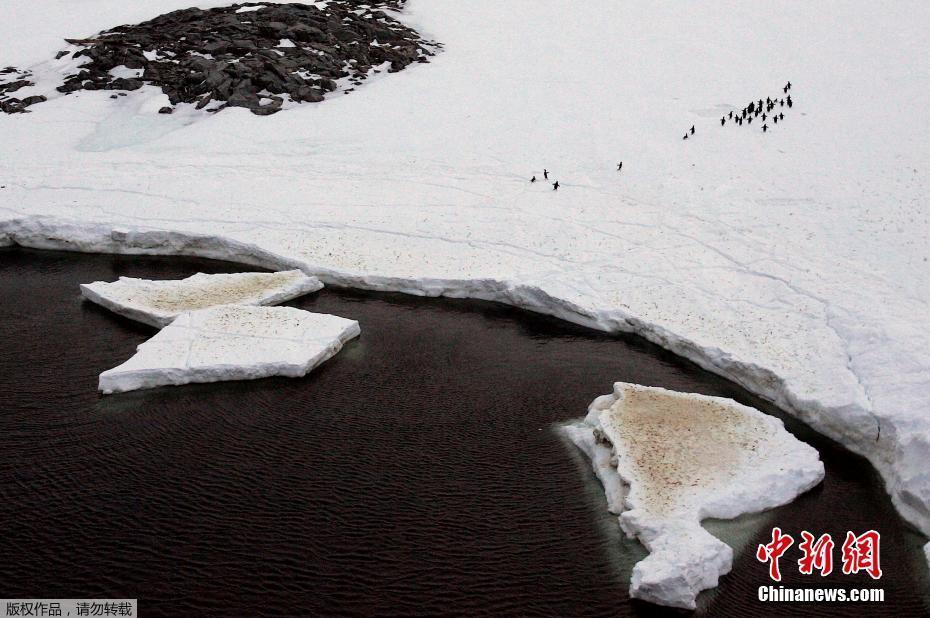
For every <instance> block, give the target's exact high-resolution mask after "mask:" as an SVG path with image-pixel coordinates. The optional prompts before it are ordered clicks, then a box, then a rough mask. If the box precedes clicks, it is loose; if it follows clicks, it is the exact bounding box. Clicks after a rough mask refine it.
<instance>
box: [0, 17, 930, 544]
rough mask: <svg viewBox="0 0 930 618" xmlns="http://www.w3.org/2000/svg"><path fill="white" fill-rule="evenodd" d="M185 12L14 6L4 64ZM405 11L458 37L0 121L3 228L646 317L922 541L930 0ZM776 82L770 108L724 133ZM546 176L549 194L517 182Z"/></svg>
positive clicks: (563, 312)
mask: <svg viewBox="0 0 930 618" xmlns="http://www.w3.org/2000/svg"><path fill="white" fill-rule="evenodd" d="M190 4H191V0H151V1H149V2H124V1H123V0H85V1H83V2H82V3H81V4H80V7H79V10H76V9H75V6H74V3H73V2H66V1H65V0H7V2H4V3H2V5H0V64H2V65H6V64H15V65H16V66H19V67H21V68H28V67H30V66H33V65H36V64H41V63H43V62H46V61H47V60H48V59H50V58H52V57H54V55H55V53H56V52H57V51H58V50H59V49H62V45H63V43H62V41H61V39H62V37H65V36H68V37H80V36H89V35H92V34H94V33H95V32H97V31H99V30H101V29H104V28H109V27H113V26H115V25H117V24H121V23H135V22H138V21H141V20H144V19H148V18H151V17H153V16H154V15H156V14H157V13H162V12H165V11H169V10H174V9H179V8H185V7H187V6H190ZM196 4H197V5H198V6H201V7H205V8H206V7H211V6H219V5H221V4H222V3H221V2H213V1H210V2H196ZM400 18H401V19H403V20H404V21H405V22H406V23H408V24H410V25H411V26H414V27H416V28H417V29H418V30H419V31H420V33H421V34H423V35H424V36H425V37H427V38H431V39H435V40H437V41H440V42H442V43H444V44H445V48H444V51H443V52H442V53H441V54H439V55H438V56H437V57H436V58H433V59H432V60H431V62H430V63H429V64H424V65H416V66H412V67H409V68H407V69H405V70H404V71H401V72H398V73H396V74H391V75H380V76H379V78H378V79H377V80H373V81H371V82H369V83H366V84H364V85H362V86H361V87H359V88H358V89H357V90H356V91H355V92H353V93H352V95H351V96H347V97H338V98H333V99H332V100H327V101H324V102H323V103H320V104H312V105H309V104H308V105H295V106H293V107H292V108H290V109H287V110H285V111H283V112H281V113H279V114H276V115H274V116H271V117H267V118H265V117H257V116H253V115H251V114H249V113H248V112H247V111H244V110H225V111H223V112H221V113H218V114H213V115H211V114H206V113H203V112H198V113H194V112H193V110H190V111H187V110H183V109H179V110H178V111H177V112H176V113H175V114H172V115H158V114H156V113H155V112H156V111H157V108H158V106H159V105H165V104H167V98H166V97H164V95H161V94H159V93H152V92H151V90H148V89H143V90H142V91H138V92H134V93H130V96H129V97H121V98H119V99H117V100H110V99H109V98H108V96H109V93H103V92H80V93H77V94H75V95H72V96H67V97H58V98H55V99H54V100H50V101H49V102H47V103H42V104H39V105H35V106H33V107H32V108H30V109H31V110H33V111H32V113H29V114H20V115H16V116H4V115H0V135H3V139H2V140H0V185H6V188H5V189H0V244H21V245H26V246H32V247H45V248H64V249H75V250H82V251H110V252H125V253H159V254H185V255H201V256H205V257H217V258H224V259H232V260H236V261H239V262H242V263H246V264H255V265H260V266H263V267H266V268H273V269H277V268H300V269H301V270H303V271H304V272H306V273H308V274H311V275H316V276H319V277H320V279H321V280H323V281H324V282H327V283H329V282H331V283H338V284H341V285H348V286H354V287H360V288H368V289H382V290H395V291H403V292H409V293H412V294H422V295H441V294H444V295H448V296H455V297H473V298H481V299H491V300H498V301H502V302H506V303H509V304H513V305H517V306H521V307H525V308H527V309H530V310H533V311H538V312H541V313H547V314H551V315H555V316H558V317H561V318H564V319H567V320H570V321H573V322H576V323H579V324H584V325H588V326H591V327H594V328H599V329H603V330H608V331H632V332H636V333H639V334H641V335H642V336H644V337H645V338H647V339H649V340H650V341H653V342H655V343H657V344H659V345H662V346H663V347H665V348H667V349H669V350H672V351H674V352H676V353H678V354H680V355H682V356H684V357H687V358H689V359H691V360H693V361H695V362H696V363H698V364H699V365H701V366H702V367H704V368H706V369H709V370H711V371H714V372H716V373H718V374H720V375H723V376H726V377H728V378H730V379H732V380H734V381H736V382H738V383H739V384H741V385H743V386H745V387H746V388H748V389H749V390H751V391H753V392H755V393H757V394H759V395H761V396H763V397H766V398H768V399H770V400H772V401H774V402H776V403H777V404H778V405H779V406H781V407H782V408H783V409H785V410H786V411H788V412H790V413H792V414H795V415H797V416H798V417H799V418H801V419H803V420H804V421H806V422H807V423H809V424H810V425H811V426H812V427H814V428H815V429H817V430H818V431H820V432H822V433H824V434H826V435H828V436H830V437H832V438H834V439H836V440H838V441H840V442H842V443H843V444H845V445H847V446H848V447H849V448H851V449H852V450H854V451H855V452H857V453H861V454H863V455H865V456H866V457H868V458H869V459H870V461H871V462H872V463H873V464H874V465H875V466H876V468H877V469H878V470H879V472H880V473H881V474H882V476H883V478H884V479H885V482H886V484H887V488H888V491H889V493H890V494H891V496H892V499H893V500H894V503H895V505H896V506H897V508H898V509H899V510H900V512H901V513H902V515H903V516H904V517H906V518H907V519H908V520H910V521H911V522H913V523H914V524H915V525H916V526H917V527H918V528H919V529H920V530H922V531H923V533H924V534H930V467H928V466H927V465H926V462H927V460H928V458H930V418H928V414H927V411H928V410H930V310H928V304H930V264H928V261H927V260H928V258H930V214H928V213H927V211H926V208H925V204H926V196H927V195H930V180H928V178H930V165H928V163H930V150H928V149H927V147H926V143H925V140H926V135H927V133H928V131H927V128H928V126H927V123H928V120H927V119H928V118H930V100H928V98H927V97H926V96H925V95H926V90H927V80H926V76H927V75H928V73H930V67H928V63H930V38H928V37H927V36H926V24H927V23H930V4H928V3H925V2H919V1H907V0H903V1H901V2H896V3H893V4H879V3H874V2H866V1H865V0H860V1H856V2H847V3H842V4H835V3H796V2H787V1H782V0H773V1H772V2H768V3H765V4H764V5H759V4H747V3H740V2H720V1H714V2H709V1H706V2H693V3H687V4H680V3H669V4H655V3H640V4H636V3H632V4H631V3H624V2H611V1H608V0H591V1H590V2H585V3H565V2H559V1H556V0H533V1H532V2H530V1H529V0H511V1H510V2H506V3H502V2H498V1H496V0H473V1H472V2H469V3H468V6H467V8H464V7H463V4H462V3H460V2H452V1H451V0H429V1H427V0H412V1H411V2H410V4H409V7H408V10H406V11H405V12H404V13H402V14H400ZM889 32H893V33H894V36H892V37H889V36H888V33H889ZM42 66H46V65H42ZM788 80H790V81H791V82H792V84H793V86H794V88H793V90H792V96H793V98H794V100H795V105H794V108H793V109H792V110H790V113H788V112H786V118H785V121H784V123H782V122H780V123H779V124H778V125H777V127H775V128H773V129H772V130H771V131H769V132H768V133H766V134H763V133H762V132H761V130H757V129H756V127H755V125H752V126H751V127H745V126H744V127H734V126H729V125H728V126H726V127H720V126H719V120H718V119H719V115H720V114H722V112H723V111H724V110H728V109H732V108H735V109H739V108H740V107H741V106H742V105H744V104H745V103H747V102H748V101H749V100H750V99H758V98H759V97H763V98H764V97H766V96H769V95H775V94H776V93H779V92H781V90H780V88H781V86H782V85H783V84H784V83H785V82H786V81H788ZM692 124H694V125H695V126H696V134H695V135H694V136H692V138H691V139H689V140H687V141H682V140H681V135H682V133H683V132H684V130H686V129H687V128H688V127H690V126H691V125H692ZM619 161H623V162H624V166H623V171H622V172H620V173H618V172H616V164H617V163H618V162H619ZM543 167H547V168H548V169H549V170H550V171H551V172H552V175H551V180H553V181H554V180H559V181H560V183H561V189H560V190H559V191H558V192H555V191H552V190H551V187H549V186H548V185H546V184H544V183H536V184H533V185H531V184H529V183H528V182H527V180H528V178H529V177H530V176H531V175H532V174H536V175H537V176H538V177H539V176H540V175H541V172H542V168H543Z"/></svg>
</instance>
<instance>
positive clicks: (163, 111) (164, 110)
mask: <svg viewBox="0 0 930 618" xmlns="http://www.w3.org/2000/svg"><path fill="white" fill-rule="evenodd" d="M158 113H159V114H173V113H174V108H173V107H167V106H165V107H163V108H161V109H160V110H158Z"/></svg>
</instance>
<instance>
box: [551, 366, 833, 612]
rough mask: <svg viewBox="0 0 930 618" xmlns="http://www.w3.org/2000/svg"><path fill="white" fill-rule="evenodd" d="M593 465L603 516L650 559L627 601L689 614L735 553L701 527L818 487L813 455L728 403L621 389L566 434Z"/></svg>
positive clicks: (621, 385)
mask: <svg viewBox="0 0 930 618" xmlns="http://www.w3.org/2000/svg"><path fill="white" fill-rule="evenodd" d="M566 433H567V434H568V436H569V438H571V439H572V441H573V442H575V444H577V445H578V446H579V447H580V448H581V450H582V451H583V452H585V454H587V455H588V457H589V458H590V459H591V461H592V465H593V466H594V470H595V472H596V473H597V475H598V478H600V479H601V481H602V483H603V484H604V487H605V491H606V493H607V501H608V508H609V509H610V510H611V512H614V513H617V514H619V516H620V526H621V528H622V529H623V530H624V532H626V533H627V534H628V535H630V536H635V537H637V538H638V539H639V540H640V541H641V542H642V543H643V545H645V546H646V549H647V550H649V552H650V553H649V556H648V557H647V558H645V559H644V560H642V561H641V562H639V563H638V564H637V565H636V566H635V567H634V568H633V576H632V581H631V584H630V594H631V596H633V597H636V598H640V599H644V600H647V601H651V602H653V603H659V604H662V605H671V606H675V607H685V608H694V607H695V597H696V596H697V594H698V593H699V592H700V591H701V590H704V589H706V588H711V587H713V586H716V585H717V580H718V578H719V576H720V575H722V574H724V573H727V572H728V571H729V570H730V568H731V566H732V561H733V550H732V549H731V548H730V547H729V546H728V545H726V544H725V543H723V542H721V541H720V540H718V539H716V538H715V537H713V536H712V535H711V534H710V533H709V532H707V531H706V530H704V528H702V527H701V525H700V522H701V520H702V519H705V518H709V517H714V518H725V519H729V518H733V517H737V516H738V515H741V514H743V513H748V512H754V511H761V510H764V509H768V508H772V507H775V506H778V505H781V504H785V503H788V502H790V501H791V500H793V499H794V498H795V497H796V496H798V495H799V494H801V493H803V492H805V491H807V490H808V489H810V488H811V487H813V486H814V485H816V484H817V483H819V482H820V481H821V480H822V479H823V475H824V469H823V463H822V462H821V461H820V458H819V456H818V454H817V451H816V450H814V449H813V448H811V447H810V446H808V445H807V444H804V443H803V442H801V441H799V440H798V439H796V438H795V437H794V436H792V435H791V434H789V433H788V432H787V431H786V430H785V428H784V425H783V424H782V422H781V421H780V420H778V419H776V418H774V417H771V416H768V415H765V414H763V413H761V412H759V411H758V410H755V409H753V408H749V407H747V406H744V405H742V404H739V403H736V402H735V401H732V400H730V399H724V398H720V397H708V396H704V395H697V394H690V393H677V392H673V391H668V390H665V389H663V388H653V387H645V386H638V385H635V384H628V383H625V382H618V383H616V384H615V385H614V392H613V394H611V395H604V396H602V397H598V398H597V399H595V400H594V402H593V403H592V404H591V406H590V407H589V409H588V415H587V417H586V418H585V421H584V423H583V424H578V425H573V426H569V427H567V428H566Z"/></svg>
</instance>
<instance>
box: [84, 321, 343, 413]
mask: <svg viewBox="0 0 930 618" xmlns="http://www.w3.org/2000/svg"><path fill="white" fill-rule="evenodd" d="M227 310H232V311H239V312H250V310H252V312H253V313H257V312H259V311H260V310H265V311H264V312H263V313H262V315H261V316H259V317H260V320H261V321H262V322H263V323H264V324H265V326H268V325H269V322H270V320H269V317H271V318H273V317H274V316H277V315H278V314H284V317H285V318H288V319H291V320H294V319H295V318H296V319H297V320H303V321H304V322H305V324H303V325H301V328H302V329H304V332H303V333H300V332H298V333H297V334H298V335H300V336H298V337H297V338H291V339H288V338H286V337H282V338H280V339H275V340H273V341H272V342H268V341H265V342H261V343H265V344H266V345H267V347H268V348H274V349H275V350H276V352H273V353H271V356H274V357H275V358H274V359H269V358H267V356H268V354H269V350H268V349H262V350H256V349H255V348H256V346H254V345H252V348H251V349H253V350H254V351H255V352H256V356H259V357H262V358H260V359H259V360H251V359H249V358H248V354H245V355H243V353H242V350H241V349H239V350H234V352H233V353H232V354H229V353H228V351H226V352H227V353H226V355H225V357H224V351H223V350H222V347H223V345H226V344H229V343H232V344H234V345H235V344H236V343H237V342H242V341H244V342H245V343H246V344H249V340H250V339H252V337H253V336H252V335H250V334H248V333H229V332H223V331H217V330H203V329H201V328H200V327H197V326H195V325H196V323H197V321H198V320H203V319H205V316H211V317H212V316H213V315H215V314H222V313H223V312H224V311H227ZM308 325H309V326H311V327H314V329H313V330H312V331H309V332H307V326H308ZM272 326H273V324H272ZM317 326H318V327H320V328H322V330H323V332H317V331H316V328H315V327H317ZM360 333H361V329H360V327H359V324H358V322H356V321H355V320H349V319H346V318H341V317H339V316H334V315H329V314H319V313H311V312H308V311H303V310H300V309H295V308H292V307H249V306H242V305H226V306H219V307H212V308H210V309H202V310H199V311H191V312H185V313H183V314H181V315H180V316H178V318H177V319H175V321H173V322H172V323H171V324H169V325H168V326H166V327H165V328H164V329H163V330H161V331H159V332H158V333H157V334H156V335H155V336H154V337H152V338H151V339H149V340H148V341H146V342H144V343H142V344H140V345H139V347H138V350H137V353H136V355H134V356H133V357H131V358H130V359H129V360H128V361H126V362H125V363H123V364H122V365H119V366H117V367H114V368H113V369H109V370H107V371H104V372H103V373H101V374H100V379H99V384H98V388H99V390H100V391H101V392H102V393H103V394H105V395H109V394H113V393H123V392H128V391H134V390H141V389H147V388H155V387H159V386H179V385H183V384H193V383H205V382H221V381H229V380H256V379H260V378H267V377H272V376H284V377H292V378H297V377H302V376H305V375H307V374H308V373H310V372H311V371H313V370H314V369H315V368H316V367H318V366H319V365H321V364H322V363H324V362H325V361H327V360H329V359H330V358H332V357H333V356H334V355H336V354H337V353H338V352H339V351H340V350H341V349H342V347H343V346H344V345H345V344H346V343H347V342H348V341H350V340H351V339H353V338H355V337H357V336H359V334H360ZM307 335H310V337H309V338H308V337H307ZM259 339H261V338H259ZM198 340H200V341H203V340H209V341H211V342H212V347H213V349H211V346H210V345H208V346H207V350H206V352H207V353H206V354H205V355H204V356H207V357H208V358H207V359H206V360H201V361H199V362H193V361H192V360H191V357H192V354H193V352H192V349H193V345H192V344H196V343H197V342H198ZM217 343H218V344H219V353H218V354H217V351H216V345H215V344H217ZM172 344H175V345H174V346H173V345H172ZM288 344H291V347H292V349H290V350H289V349H287V348H288ZM172 347H174V348H175V349H172ZM178 349H180V350H181V351H182V355H183V356H184V357H185V358H184V360H183V361H181V362H177V360H176V358H174V357H175V356H176V355H175V354H173V353H174V352H177V350H178ZM165 350H167V351H168V353H167V354H166V353H164V352H165ZM184 350H186V353H185V352H184ZM308 352H309V355H307V353H308ZM210 356H212V357H213V358H212V359H211V358H209V357H210ZM224 361H225V362H224Z"/></svg>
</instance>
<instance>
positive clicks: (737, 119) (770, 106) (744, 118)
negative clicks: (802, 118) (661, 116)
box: [685, 82, 794, 137]
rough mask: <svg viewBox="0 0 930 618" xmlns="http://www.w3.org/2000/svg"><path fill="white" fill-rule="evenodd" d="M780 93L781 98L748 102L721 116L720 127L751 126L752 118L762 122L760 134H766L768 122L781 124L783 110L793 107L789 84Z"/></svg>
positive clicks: (767, 98) (783, 116)
mask: <svg viewBox="0 0 930 618" xmlns="http://www.w3.org/2000/svg"><path fill="white" fill-rule="evenodd" d="M781 91H782V94H783V95H784V96H783V97H781V98H778V97H777V96H776V97H775V98H774V99H773V98H772V97H765V101H763V100H762V99H759V100H758V101H750V102H749V105H747V106H745V107H744V108H743V109H741V110H740V111H738V112H734V111H731V112H730V113H728V114H725V115H723V116H721V117H720V126H721V127H723V126H726V124H727V122H729V123H730V124H735V125H737V126H743V123H745V124H747V125H749V124H752V119H753V118H758V119H759V120H760V121H761V122H762V132H763V133H766V132H768V130H769V125H768V121H770V120H771V122H772V125H776V124H778V123H779V122H780V121H782V122H783V121H784V120H785V111H784V108H785V107H787V108H788V109H791V108H792V107H793V106H794V101H792V100H791V95H790V94H788V93H789V92H790V91H791V82H788V83H787V84H785V85H784V86H782V89H781ZM692 132H693V127H692ZM685 137H687V135H685Z"/></svg>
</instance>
